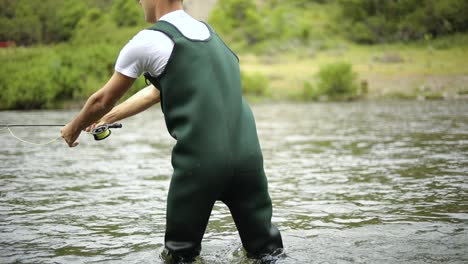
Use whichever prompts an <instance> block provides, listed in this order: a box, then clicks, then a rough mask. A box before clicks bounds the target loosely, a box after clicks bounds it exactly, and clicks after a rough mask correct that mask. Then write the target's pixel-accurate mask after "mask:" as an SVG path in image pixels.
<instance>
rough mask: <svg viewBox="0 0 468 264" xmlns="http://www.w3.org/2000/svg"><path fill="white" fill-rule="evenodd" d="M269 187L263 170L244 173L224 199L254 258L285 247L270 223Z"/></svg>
mask: <svg viewBox="0 0 468 264" xmlns="http://www.w3.org/2000/svg"><path fill="white" fill-rule="evenodd" d="M267 185H268V184H267V179H266V177H265V173H264V171H263V170H260V171H254V172H248V173H242V174H239V175H236V176H235V177H234V179H233V185H232V189H231V190H230V191H229V193H228V194H226V195H225V196H224V197H223V202H224V203H225V204H226V205H227V206H228V207H229V210H230V211H231V214H232V217H233V219H234V222H235V223H236V226H237V229H238V231H239V234H240V237H241V240H242V244H243V246H244V248H245V250H246V251H247V253H248V254H249V256H251V257H261V256H262V255H264V254H272V253H274V252H275V251H278V250H281V249H282V248H283V242H282V238H281V234H280V232H279V230H278V228H276V226H274V225H273V224H272V223H271V217H272V204H271V199H270V195H269V194H268V186H267Z"/></svg>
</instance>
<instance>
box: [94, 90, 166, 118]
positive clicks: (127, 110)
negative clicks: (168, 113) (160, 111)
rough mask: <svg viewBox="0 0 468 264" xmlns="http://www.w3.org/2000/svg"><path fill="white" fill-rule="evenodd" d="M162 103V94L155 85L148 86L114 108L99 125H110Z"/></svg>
mask: <svg viewBox="0 0 468 264" xmlns="http://www.w3.org/2000/svg"><path fill="white" fill-rule="evenodd" d="M160 101H161V94H160V92H159V90H158V89H156V88H155V87H154V86H153V85H150V86H147V87H146V88H144V89H141V90H140V91H139V92H137V93H136V94H134V95H133V96H132V97H130V98H128V99H127V100H125V102H123V103H121V104H119V105H117V106H116V107H114V108H113V109H112V110H111V111H110V112H109V113H107V114H106V115H105V116H103V117H102V118H101V120H100V121H99V123H103V124H110V123H114V122H116V121H119V120H122V119H124V118H127V117H130V116H133V115H136V114H138V113H141V112H143V111H145V110H146V109H148V108H150V107H151V106H153V105H154V104H157V103H159V102H160Z"/></svg>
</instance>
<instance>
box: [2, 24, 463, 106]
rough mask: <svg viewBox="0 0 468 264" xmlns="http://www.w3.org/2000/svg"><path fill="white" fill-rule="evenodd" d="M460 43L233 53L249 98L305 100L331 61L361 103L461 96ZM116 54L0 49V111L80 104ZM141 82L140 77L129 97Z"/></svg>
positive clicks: (333, 44)
mask: <svg viewBox="0 0 468 264" xmlns="http://www.w3.org/2000/svg"><path fill="white" fill-rule="evenodd" d="M131 33H132V32H130V33H128V35H130V34H131ZM466 43H468V35H459V36H455V37H450V38H446V39H441V40H437V41H432V42H427V43H411V44H388V45H369V46H365V45H357V44H353V43H348V42H345V41H342V40H336V41H330V40H329V41H328V42H327V44H326V45H325V46H319V45H313V44H310V45H300V46H297V47H294V48H291V49H282V50H281V49H279V48H278V50H276V51H270V52H264V53H261V54H254V53H249V52H248V51H246V50H243V51H242V50H241V51H240V52H238V53H239V57H240V61H241V68H242V71H243V72H244V73H246V74H245V75H247V76H248V75H249V74H250V75H251V76H254V77H249V78H251V79H252V78H253V81H252V83H253V86H254V87H250V89H245V92H246V93H247V96H249V97H250V98H252V100H275V101H278V100H280V101H281V100H288V101H291V100H298V101H303V100H307V96H305V93H304V90H305V87H307V86H309V87H310V86H312V87H313V86H315V85H317V73H318V71H319V70H320V69H321V67H323V66H326V65H328V64H330V63H336V62H347V63H349V64H351V65H352V69H353V71H354V72H355V73H356V76H357V78H356V82H357V83H358V85H360V86H361V90H362V91H364V92H365V93H363V94H361V96H360V98H363V99H368V100H376V99H387V98H391V99H394V98H399V99H402V98H404V99H460V98H461V99H467V98H468V49H466ZM119 49H120V46H117V45H116V44H95V45H68V44H61V45H56V46H38V47H30V48H25V47H13V48H6V49H0V60H1V61H2V62H3V65H2V71H0V77H1V78H0V88H1V91H2V93H0V109H2V110H8V109H57V108H76V107H80V106H81V105H82V104H83V103H84V100H85V99H86V98H87V97H88V96H89V95H90V94H91V93H92V92H94V91H95V90H96V89H98V88H99V87H100V86H101V85H103V84H104V83H105V82H106V81H107V79H108V78H109V76H111V74H112V72H113V65H114V63H115V58H116V57H117V55H118V51H119ZM71 50H74V52H71ZM24 69H27V70H24ZM258 76H260V77H261V78H260V81H258V80H257V79H256V78H257V77H258ZM247 83H248V82H247V81H246V80H244V84H247ZM144 85H145V84H144V80H143V78H140V79H139V80H138V81H137V83H136V84H135V85H134V88H132V90H131V91H130V92H129V93H128V95H127V96H130V95H131V94H132V93H134V92H136V91H138V90H139V89H141V87H143V86H144ZM258 90H262V92H261V95H260V96H259V95H258V94H256V91H258ZM249 92H250V93H251V94H248V93H249Z"/></svg>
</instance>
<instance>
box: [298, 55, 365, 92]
mask: <svg viewBox="0 0 468 264" xmlns="http://www.w3.org/2000/svg"><path fill="white" fill-rule="evenodd" d="M317 79H318V81H317V83H316V85H315V86H314V85H312V83H310V82H308V81H306V82H305V83H304V89H303V97H304V99H306V100H350V99H355V98H357V97H358V96H359V86H358V84H357V74H356V73H355V72H353V70H352V65H351V64H350V63H346V62H337V63H332V64H328V65H325V66H323V67H321V68H320V70H319V72H318V74H317Z"/></svg>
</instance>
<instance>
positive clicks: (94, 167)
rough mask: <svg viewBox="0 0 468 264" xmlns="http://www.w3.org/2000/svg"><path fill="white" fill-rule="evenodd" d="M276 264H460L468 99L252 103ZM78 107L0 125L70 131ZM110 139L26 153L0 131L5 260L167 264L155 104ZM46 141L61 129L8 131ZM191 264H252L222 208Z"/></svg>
mask: <svg viewBox="0 0 468 264" xmlns="http://www.w3.org/2000/svg"><path fill="white" fill-rule="evenodd" d="M253 110H254V113H255V116H256V119H257V127H258V131H259V137H260V141H261V145H262V148H263V151H264V158H265V167H266V172H267V175H268V178H269V188H270V194H271V196H272V200H273V204H274V216H273V221H274V222H275V223H276V225H277V226H278V227H279V228H280V230H281V231H282V235H283V239H284V244H285V247H286V255H285V256H283V257H282V258H281V259H280V260H279V261H278V262H277V263H467V262H468V230H467V229H468V225H467V223H468V104H467V103H466V102H465V101H448V102H447V101H442V102H400V101H388V102H353V103H323V104H322V103H316V104H292V103H291V104H288V103H284V104H273V103H271V104H257V105H254V106H253ZM75 114H76V112H72V111H38V112H0V123H36V124H37V123H59V124H60V123H64V122H66V121H68V120H69V119H70V118H71V117H72V116H73V115H75ZM123 125H124V128H122V129H120V130H117V129H115V130H113V133H112V135H111V136H110V138H108V139H106V140H104V141H100V142H96V141H94V140H93V139H92V137H91V136H90V135H86V134H82V136H81V138H80V139H81V144H80V146H78V147H77V148H74V149H69V148H68V147H66V146H65V144H64V143H63V142H62V141H60V140H59V141H56V142H53V143H52V144H49V145H45V146H32V145H28V144H25V143H22V142H20V141H18V140H15V139H14V138H13V137H11V136H10V135H9V132H8V130H6V129H3V130H1V131H0V263H162V262H163V260H162V259H161V257H160V254H161V252H162V250H163V240H164V228H165V202H166V195H167V191H168V186H169V181H170V176H171V172H172V169H171V165H170V154H171V148H172V146H173V144H174V141H173V139H172V138H170V137H169V135H168V133H167V132H166V128H165V125H164V121H163V116H162V114H161V112H160V110H159V108H158V107H155V108H152V109H150V110H148V111H147V112H145V113H143V114H141V115H139V116H135V117H132V118H130V119H128V120H126V121H125V122H123ZM12 130H13V132H14V133H15V134H16V135H17V136H19V137H21V138H23V139H26V140H29V141H35V142H46V141H49V140H50V139H53V138H54V137H56V136H57V135H58V131H57V128H41V129H38V128H34V129H24V128H23V129H21V128H13V129H12ZM198 263H253V262H252V261H251V260H248V259H247V258H246V257H245V255H244V253H243V251H242V247H241V243H240V239H239V237H238V234H237V232H236V228H235V226H234V224H233V222H232V219H231V217H230V215H229V211H228V210H227V208H226V207H225V206H224V205H223V204H221V203H219V204H218V203H217V204H216V205H215V208H214V210H213V213H212V215H211V218H210V223H209V226H208V228H207V230H206V233H205V237H204V240H203V250H202V254H201V258H200V259H199V260H198Z"/></svg>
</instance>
